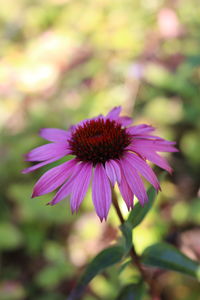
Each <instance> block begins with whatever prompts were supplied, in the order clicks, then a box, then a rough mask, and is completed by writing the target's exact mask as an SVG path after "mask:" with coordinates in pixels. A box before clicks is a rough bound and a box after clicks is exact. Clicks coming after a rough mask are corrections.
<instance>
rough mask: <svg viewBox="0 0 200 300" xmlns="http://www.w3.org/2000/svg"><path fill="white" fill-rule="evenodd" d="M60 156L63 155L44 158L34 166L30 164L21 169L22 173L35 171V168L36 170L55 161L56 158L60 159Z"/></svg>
mask: <svg viewBox="0 0 200 300" xmlns="http://www.w3.org/2000/svg"><path fill="white" fill-rule="evenodd" d="M62 157H63V155H62V156H58V157H55V158H52V159H48V160H45V161H43V162H41V163H39V164H36V165H34V166H31V167H28V168H26V169H24V170H22V173H23V174H27V173H30V172H33V171H35V170H37V169H39V168H41V167H43V166H45V165H48V164H51V163H52V162H54V161H56V160H58V159H60V158H62Z"/></svg>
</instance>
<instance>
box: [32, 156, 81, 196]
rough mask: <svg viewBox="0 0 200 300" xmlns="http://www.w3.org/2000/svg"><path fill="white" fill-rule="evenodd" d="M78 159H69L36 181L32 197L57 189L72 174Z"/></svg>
mask: <svg viewBox="0 0 200 300" xmlns="http://www.w3.org/2000/svg"><path fill="white" fill-rule="evenodd" d="M75 164H76V160H75V159H73V160H70V161H67V162H65V163H63V164H61V165H60V166H57V167H54V168H53V169H51V170H49V171H47V172H46V173H45V174H44V175H42V177H40V179H39V180H38V182H37V183H36V185H35V187H34V190H33V195H32V198H34V197H38V196H41V195H44V194H47V193H50V192H52V191H54V190H55V189H57V188H58V187H59V186H61V184H63V182H64V181H65V180H66V179H67V177H69V176H70V174H71V172H72V168H73V167H74V166H75Z"/></svg>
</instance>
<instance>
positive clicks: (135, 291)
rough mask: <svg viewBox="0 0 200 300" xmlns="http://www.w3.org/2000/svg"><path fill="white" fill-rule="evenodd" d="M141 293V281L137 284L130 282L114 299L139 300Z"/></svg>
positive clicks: (141, 296) (141, 297)
mask: <svg viewBox="0 0 200 300" xmlns="http://www.w3.org/2000/svg"><path fill="white" fill-rule="evenodd" d="M143 295H144V284H143V283H142V282H141V283H138V284H135V283H132V284H129V285H127V286H125V287H124V288H123V289H122V291H121V292H120V294H119V296H118V297H117V299H116V300H141V299H143Z"/></svg>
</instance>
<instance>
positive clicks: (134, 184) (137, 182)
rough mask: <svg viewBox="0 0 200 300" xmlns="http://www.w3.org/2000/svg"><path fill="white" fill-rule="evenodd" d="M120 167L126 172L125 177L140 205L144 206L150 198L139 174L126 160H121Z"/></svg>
mask: <svg viewBox="0 0 200 300" xmlns="http://www.w3.org/2000/svg"><path fill="white" fill-rule="evenodd" d="M120 166H121V168H122V169H123V171H124V175H125V177H126V180H127V182H128V185H129V186H130V188H131V190H132V192H133V194H134V195H136V197H137V198H138V200H139V201H140V203H141V204H142V205H144V203H145V202H147V201H148V196H147V193H146V190H145V187H144V183H143V182H142V179H141V178H140V176H139V174H138V173H137V171H136V170H135V169H134V168H133V167H132V165H131V164H130V162H127V161H126V160H125V159H121V160H120Z"/></svg>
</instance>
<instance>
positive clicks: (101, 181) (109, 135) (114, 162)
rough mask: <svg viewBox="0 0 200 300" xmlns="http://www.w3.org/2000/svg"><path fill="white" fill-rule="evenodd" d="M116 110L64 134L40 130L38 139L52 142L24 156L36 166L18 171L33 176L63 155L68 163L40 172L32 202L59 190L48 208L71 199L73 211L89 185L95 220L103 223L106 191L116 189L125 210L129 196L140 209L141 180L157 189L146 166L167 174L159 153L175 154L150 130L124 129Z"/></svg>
mask: <svg viewBox="0 0 200 300" xmlns="http://www.w3.org/2000/svg"><path fill="white" fill-rule="evenodd" d="M120 112H121V107H115V108H113V109H112V110H111V111H110V112H109V113H108V114H107V115H106V116H102V115H100V116H98V117H96V118H93V119H87V120H84V121H82V122H80V123H79V124H77V125H75V126H72V127H71V128H70V129H69V130H68V131H66V130H61V129H55V128H44V129H41V131H40V136H41V137H43V138H44V139H46V140H48V141H50V142H51V143H49V144H46V145H43V146H40V147H37V148H35V149H33V150H32V151H30V152H29V153H28V154H27V155H26V160H27V161H37V162H39V163H37V164H35V165H34V166H31V167H29V168H27V169H25V170H24V171H23V173H29V172H32V171H34V170H36V169H38V168H40V167H42V166H44V165H47V164H49V163H52V162H54V161H56V160H58V159H60V158H62V157H64V156H67V155H73V156H74V158H72V159H71V160H69V161H67V162H65V163H63V164H61V165H59V166H57V167H54V168H52V169H50V170H49V171H47V172H46V173H44V175H43V176H42V177H41V178H40V179H39V180H38V182H37V183H36V185H35V187H34V190H33V195H32V197H37V196H41V195H44V194H47V193H50V192H52V191H54V190H55V189H57V188H59V190H58V191H57V193H56V195H55V196H54V198H53V199H52V201H51V202H50V203H49V204H51V205H55V204H56V203H58V202H60V201H61V200H63V199H64V198H66V197H67V196H69V195H70V205H71V210H72V212H74V211H77V210H78V208H79V206H80V204H81V202H82V200H83V198H84V197H85V194H86V192H87V190H88V187H89V185H90V182H91V181H92V200H93V204H94V207H95V210H96V213H97V215H98V216H99V218H100V219H101V221H102V220H103V219H106V218H107V215H108V211H109V208H110V205H111V202H112V198H111V186H112V187H113V186H114V185H115V183H117V184H118V187H119V190H120V192H121V195H122V197H123V199H124V201H125V203H126V205H127V207H128V209H131V208H133V204H134V196H136V197H137V198H138V200H139V202H140V203H141V205H144V204H145V203H146V202H147V201H148V197H147V193H146V190H145V187H144V184H143V181H142V179H141V177H140V175H142V176H143V177H144V178H145V179H146V180H147V181H149V182H150V183H151V184H152V185H153V186H154V188H155V189H156V190H159V189H160V185H159V182H158V179H157V177H156V175H155V173H154V172H153V170H152V169H151V168H150V166H149V165H148V163H147V161H150V162H153V163H154V164H156V165H158V166H159V167H161V168H162V169H164V170H167V171H168V172H170V173H171V172H172V169H171V167H170V166H169V164H168V163H167V161H166V160H165V159H164V158H162V157H161V156H160V155H159V154H158V152H176V151H178V150H177V149H176V148H175V147H174V144H175V143H174V142H169V141H166V140H164V139H162V138H160V137H157V136H154V135H152V132H153V131H154V128H153V127H152V126H149V125H146V124H141V125H136V126H129V125H130V124H131V123H132V119H131V118H129V117H120V116H119V114H120Z"/></svg>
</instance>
